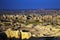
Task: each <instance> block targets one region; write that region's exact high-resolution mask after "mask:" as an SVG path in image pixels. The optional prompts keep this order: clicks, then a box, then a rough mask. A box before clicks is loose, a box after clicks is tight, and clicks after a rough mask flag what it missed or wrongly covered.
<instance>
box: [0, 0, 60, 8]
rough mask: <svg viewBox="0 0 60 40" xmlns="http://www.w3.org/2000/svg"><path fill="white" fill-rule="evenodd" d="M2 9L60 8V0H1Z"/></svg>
mask: <svg viewBox="0 0 60 40" xmlns="http://www.w3.org/2000/svg"><path fill="white" fill-rule="evenodd" d="M0 9H60V0H0Z"/></svg>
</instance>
